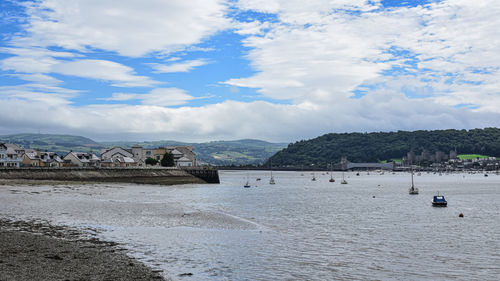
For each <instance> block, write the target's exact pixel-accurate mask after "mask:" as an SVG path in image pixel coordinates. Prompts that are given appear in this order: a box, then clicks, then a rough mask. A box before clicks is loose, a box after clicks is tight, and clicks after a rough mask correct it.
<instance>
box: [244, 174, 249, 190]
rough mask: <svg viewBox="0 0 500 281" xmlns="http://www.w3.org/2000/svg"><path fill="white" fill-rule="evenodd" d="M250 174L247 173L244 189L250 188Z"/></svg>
mask: <svg viewBox="0 0 500 281" xmlns="http://www.w3.org/2000/svg"><path fill="white" fill-rule="evenodd" d="M248 177H249V175H248V172H247V182H246V183H245V184H244V185H243V187H244V188H249V187H250V181H249V180H248Z"/></svg>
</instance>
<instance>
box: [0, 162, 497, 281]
mask: <svg viewBox="0 0 500 281" xmlns="http://www.w3.org/2000/svg"><path fill="white" fill-rule="evenodd" d="M273 174H274V175H275V178H276V185H274V186H272V185H269V184H268V180H269V174H268V172H264V171H252V172H245V171H244V172H233V171H225V172H221V180H222V183H221V184H220V185H185V186H175V187H161V186H149V185H140V186H137V185H121V184H117V185H68V186H44V187H30V186H16V187H9V186H0V215H1V216H3V217H11V218H20V219H41V220H49V221H51V222H52V223H55V224H64V225H71V226H76V227H79V228H86V227H92V228H97V229H99V233H98V236H99V237H102V238H104V239H109V240H115V241H118V242H121V243H123V244H124V246H125V247H127V248H128V249H129V250H130V253H131V254H132V255H134V256H136V257H139V258H140V259H141V260H143V261H144V262H146V263H148V264H149V265H151V266H153V267H155V268H159V269H163V270H164V273H165V276H167V277H170V278H172V279H174V280H181V279H182V280H336V279H337V280H339V279H341V280H498V278H499V276H500V218H499V216H500V176H497V175H494V174H490V176H489V177H484V176H483V175H482V174H476V175H468V174H453V175H443V176H439V175H434V174H422V176H415V185H416V186H417V187H418V188H419V189H420V194H419V195H413V196H412V195H408V188H409V184H410V176H409V174H405V173H400V174H395V175H393V174H391V173H385V175H379V174H376V173H371V174H370V175H367V173H366V172H363V173H361V175H360V176H355V175H354V173H349V174H346V179H347V181H348V182H349V184H347V185H341V184H340V183H339V182H340V178H341V174H340V173H334V177H335V178H336V180H337V181H336V182H335V183H330V182H328V179H329V177H330V175H327V174H322V173H321V172H316V173H315V176H316V178H317V179H318V180H317V181H316V182H313V181H311V177H312V175H311V173H304V176H301V173H300V172H299V173H296V172H274V173H273ZM247 176H248V177H249V179H250V183H251V184H252V187H251V188H248V189H245V188H243V184H244V183H245V181H246V178H247ZM257 177H260V178H262V181H256V178H257ZM437 191H439V192H440V193H441V194H443V195H445V197H446V199H447V200H448V207H447V208H433V207H431V199H432V196H433V195H434V194H435V193H436V192H437ZM373 196H375V198H373ZM460 212H462V213H464V215H465V217H464V218H459V217H458V214H459V213H460ZM182 273H192V274H193V275H192V276H186V277H180V276H179V275H180V274H182Z"/></svg>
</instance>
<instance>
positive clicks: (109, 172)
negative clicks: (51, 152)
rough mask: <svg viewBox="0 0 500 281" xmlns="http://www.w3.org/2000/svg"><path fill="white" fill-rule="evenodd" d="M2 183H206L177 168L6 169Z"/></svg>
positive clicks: (0, 177)
mask: <svg viewBox="0 0 500 281" xmlns="http://www.w3.org/2000/svg"><path fill="white" fill-rule="evenodd" d="M215 172H217V171H215ZM0 180H16V181H19V180H26V181H63V182H122V183H137V184H162V185H173V184H188V183H206V181H205V180H203V179H202V178H200V177H197V176H196V175H192V174H191V173H188V172H186V171H184V170H181V169H177V168H78V167H75V168H73V167H72V168H45V167H43V168H41V167H29V168H3V169H0Z"/></svg>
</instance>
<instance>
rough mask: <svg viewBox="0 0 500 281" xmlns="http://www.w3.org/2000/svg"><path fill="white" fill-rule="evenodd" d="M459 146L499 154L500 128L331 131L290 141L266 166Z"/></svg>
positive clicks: (380, 157)
mask: <svg viewBox="0 0 500 281" xmlns="http://www.w3.org/2000/svg"><path fill="white" fill-rule="evenodd" d="M455 149H456V151H457V153H458V154H482V155H488V156H495V157H499V156H500V129H499V128H485V129H472V130H453V129H450V130H434V131H425V130H420V131H413V132H408V131H397V132H374V133H330V134H325V135H322V136H320V137H317V138H314V139H311V140H302V141H297V142H295V143H291V144H289V145H288V147H286V148H285V149H283V150H281V151H279V152H277V153H276V154H275V155H273V156H272V157H271V158H269V160H268V161H267V162H266V163H265V166H269V165H271V164H272V165H273V166H287V165H299V166H300V165H319V166H326V165H328V164H329V163H332V162H334V163H337V162H339V161H340V159H341V157H343V156H345V157H347V159H348V160H349V161H351V162H380V161H391V159H397V158H402V157H404V156H406V154H407V153H408V152H409V151H413V152H415V154H417V155H419V154H420V153H422V151H423V150H426V151H427V152H429V153H435V152H436V151H442V152H444V153H449V152H450V151H451V150H455Z"/></svg>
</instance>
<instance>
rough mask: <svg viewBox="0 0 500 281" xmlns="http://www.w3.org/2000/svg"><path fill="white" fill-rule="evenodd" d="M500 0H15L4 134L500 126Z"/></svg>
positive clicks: (212, 136)
mask: <svg viewBox="0 0 500 281" xmlns="http://www.w3.org/2000/svg"><path fill="white" fill-rule="evenodd" d="M498 15H500V1H498V0H475V1H470V0H443V1H430V0H429V1H425V0H418V1H417V0H409V1H396V0H310V1H303V0H228V1H224V0H190V1H185V0H146V1H136V0H121V1H119V4H118V2H117V1H102V0H38V1H20V0H2V1H0V36H1V41H0V134H13V133H20V132H24V133H38V132H41V133H60V134H75V135H82V136H87V137H91V138H94V139H96V140H160V139H170V140H180V141H209V140H232V139H242V138H256V139H263V140H268V141H274V142H291V141H295V140H300V139H308V138H313V137H316V136H318V135H321V134H324V133H329V132H371V131H394V130H416V129H445V128H456V129H464V128H465V129H469V128H482V127H491V126H494V127H498V126H500V28H499V26H500V17H499V16H498Z"/></svg>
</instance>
